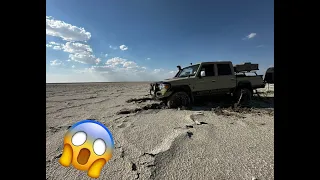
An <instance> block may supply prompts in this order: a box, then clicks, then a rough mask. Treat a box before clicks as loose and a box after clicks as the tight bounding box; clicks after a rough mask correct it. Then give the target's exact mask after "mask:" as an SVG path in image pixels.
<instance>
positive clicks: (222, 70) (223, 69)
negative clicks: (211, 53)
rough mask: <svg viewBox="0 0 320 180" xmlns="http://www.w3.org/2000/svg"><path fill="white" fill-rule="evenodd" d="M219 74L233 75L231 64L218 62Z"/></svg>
mask: <svg viewBox="0 0 320 180" xmlns="http://www.w3.org/2000/svg"><path fill="white" fill-rule="evenodd" d="M217 67H218V76H225V75H232V72H231V68H230V64H217Z"/></svg>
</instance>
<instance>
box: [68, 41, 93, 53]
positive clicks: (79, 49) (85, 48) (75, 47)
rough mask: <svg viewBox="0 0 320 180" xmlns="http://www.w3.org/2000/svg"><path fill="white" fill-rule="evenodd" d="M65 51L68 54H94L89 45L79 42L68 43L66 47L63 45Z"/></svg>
mask: <svg viewBox="0 0 320 180" xmlns="http://www.w3.org/2000/svg"><path fill="white" fill-rule="evenodd" d="M63 51H64V52H68V53H83V52H89V53H92V49H91V47H90V46H89V45H87V44H83V43H79V42H76V43H74V42H67V43H66V44H65V45H63Z"/></svg>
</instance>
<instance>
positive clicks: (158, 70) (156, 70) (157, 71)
mask: <svg viewBox="0 0 320 180" xmlns="http://www.w3.org/2000/svg"><path fill="white" fill-rule="evenodd" d="M163 71H164V69H154V70H153V72H154V73H160V72H163Z"/></svg>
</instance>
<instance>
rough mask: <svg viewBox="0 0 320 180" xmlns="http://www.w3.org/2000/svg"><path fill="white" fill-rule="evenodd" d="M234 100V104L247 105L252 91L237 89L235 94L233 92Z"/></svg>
mask: <svg viewBox="0 0 320 180" xmlns="http://www.w3.org/2000/svg"><path fill="white" fill-rule="evenodd" d="M241 92H242V96H241ZM240 97H241V100H240V102H239V99H240ZM235 98H236V99H235V100H236V103H238V102H239V104H240V105H247V104H248V103H249V102H250V101H251V99H252V91H250V90H249V89H248V88H239V89H238V90H237V91H236V92H235Z"/></svg>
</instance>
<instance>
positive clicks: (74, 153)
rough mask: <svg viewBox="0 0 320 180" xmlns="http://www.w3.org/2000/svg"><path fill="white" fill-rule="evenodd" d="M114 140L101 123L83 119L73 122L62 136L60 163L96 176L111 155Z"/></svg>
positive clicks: (93, 176)
mask: <svg viewBox="0 0 320 180" xmlns="http://www.w3.org/2000/svg"><path fill="white" fill-rule="evenodd" d="M113 147H114V142H113V138H112V135H111V133H110V131H109V130H108V129H107V128H106V127H105V126H104V125H103V124H101V123H99V122H97V121H92V120H83V121H80V122H78V123H76V124H74V125H73V126H72V127H71V128H70V129H69V131H68V132H67V133H66V135H65V137H64V147H63V153H62V156H61V158H60V160H59V162H60V164H61V165H63V166H65V167H68V166H70V164H72V165H73V166H74V167H75V168H76V169H79V170H82V171H88V176H90V177H92V178H98V177H99V176H100V172H101V170H102V168H103V166H104V165H105V164H106V162H108V161H109V160H110V159H111V157H112V152H113Z"/></svg>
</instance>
